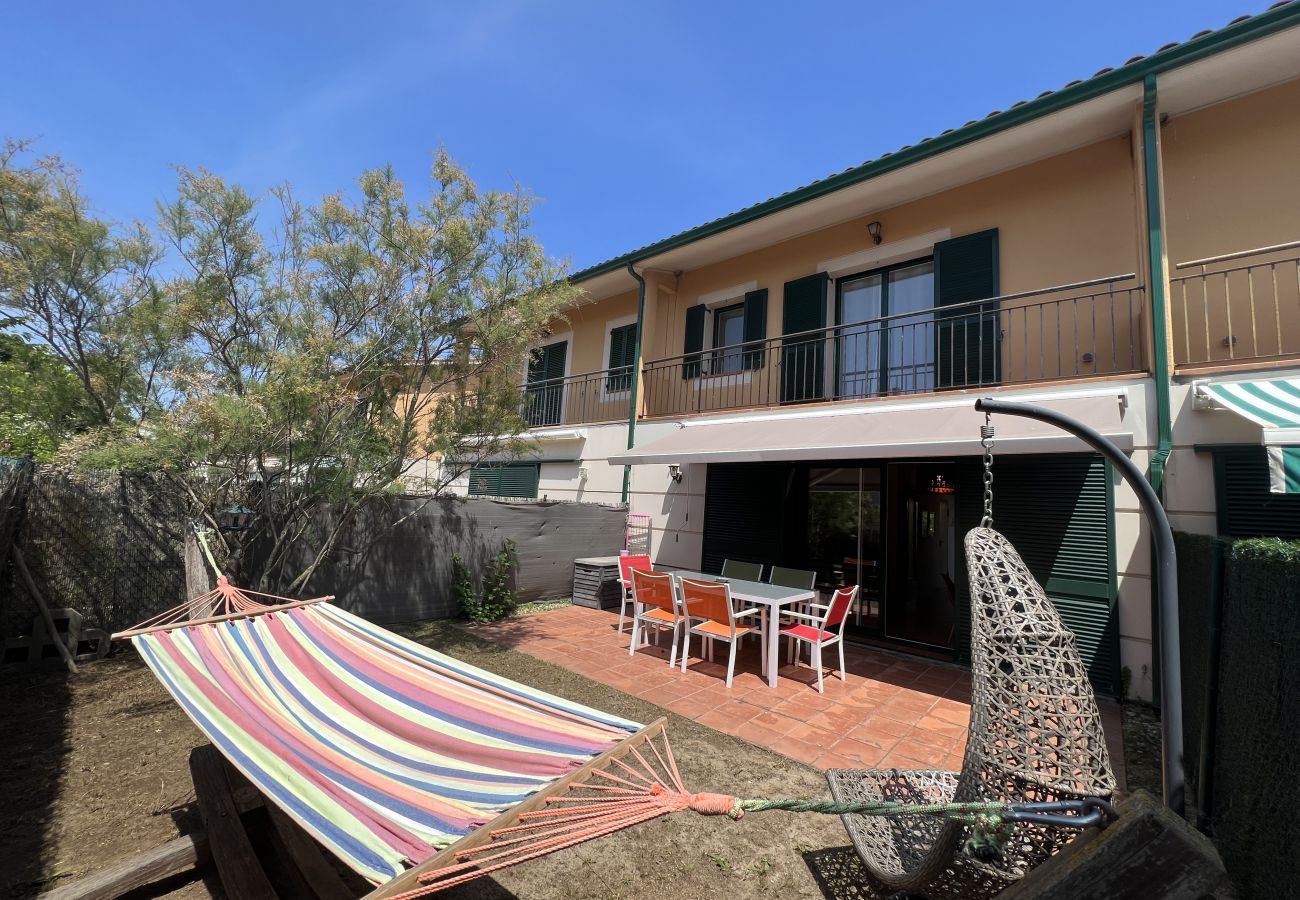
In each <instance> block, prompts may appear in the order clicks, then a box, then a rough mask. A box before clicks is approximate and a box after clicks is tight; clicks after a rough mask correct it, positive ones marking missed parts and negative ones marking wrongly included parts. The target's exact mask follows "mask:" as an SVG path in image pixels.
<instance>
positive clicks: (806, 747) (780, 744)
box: [772, 734, 824, 765]
mask: <svg viewBox="0 0 1300 900" xmlns="http://www.w3.org/2000/svg"><path fill="white" fill-rule="evenodd" d="M772 749H773V750H775V751H776V752H777V753H780V754H781V755H782V756H788V757H790V758H791V759H795V760H798V761H799V762H805V763H809V764H810V765H811V764H812V763H813V761H814V760H816V759H817V757H819V756H821V755H822V753H823V752H824V751H823V749H822V748H821V747H818V746H817V745H816V744H810V743H808V742H807V741H801V740H799V739H798V738H794V737H791V736H790V735H788V734H787V735H786V736H785V737H782V738H778V739H777V740H776V741H774V742H773V743H772Z"/></svg>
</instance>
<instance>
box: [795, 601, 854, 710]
mask: <svg viewBox="0 0 1300 900" xmlns="http://www.w3.org/2000/svg"><path fill="white" fill-rule="evenodd" d="M857 596H858V586H857V585H856V584H855V585H852V586H850V587H842V588H840V589H839V590H838V591H836V592H835V595H834V596H833V597H831V602H830V603H828V604H824V605H823V604H821V603H809V604H808V607H807V608H808V610H809V611H808V612H787V613H785V614H784V618H786V619H797V620H798V621H797V622H793V623H789V624H784V625H782V626H781V636H782V637H788V638H790V653H789V657H788V660H789V662H791V663H793V662H794V661H795V660H796V658H797V651H798V648H799V647H800V646H801V645H802V644H807V645H808V648H809V651H810V656H811V658H812V665H813V668H815V669H816V670H817V693H819V694H824V693H826V688H825V686H824V684H823V683H822V651H823V650H824V649H825V648H827V647H830V646H832V645H836V644H838V645H839V650H840V681H843V680H844V620H845V619H847V618H848V615H849V610H850V609H851V608H852V607H853V601H854V600H856V599H857ZM831 629H835V630H834V631H832V630H831Z"/></svg>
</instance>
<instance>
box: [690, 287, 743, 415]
mask: <svg viewBox="0 0 1300 900" xmlns="http://www.w3.org/2000/svg"><path fill="white" fill-rule="evenodd" d="M756 290H758V282H757V281H746V282H745V283H744V284H733V285H732V286H731V287H726V288H721V289H719V290H716V291H709V292H708V293H707V294H700V295H699V297H697V298H696V300H695V302H696V303H697V304H701V305H703V306H704V346H703V349H702V350H701V351H700V374H699V377H697V378H693V379H691V380H692V381H694V382H695V386H696V389H697V390H698V389H699V388H700V386H701V383H702V382H708V384H707V387H708V388H709V390H713V389H715V388H717V386H718V384H719V383H720V382H724V381H726V380H727V379H734V380H733V381H727V382H726V383H728V384H749V382H750V376H751V371H752V370H750V369H744V370H743V371H740V372H713V371H711V368H712V364H713V354H712V353H711V352H710V351H711V350H713V349H714V347H713V332H714V327H713V324H714V323H713V313H714V311H715V310H718V309H722V308H723V307H727V306H735V305H736V304H737V303H744V302H745V295H746V294H748V293H749V292H750V291H756Z"/></svg>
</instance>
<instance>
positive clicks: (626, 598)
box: [618, 553, 653, 634]
mask: <svg viewBox="0 0 1300 900" xmlns="http://www.w3.org/2000/svg"><path fill="white" fill-rule="evenodd" d="M633 569H637V570H639V571H642V572H649V571H651V570H652V569H653V566H651V565H650V554H648V553H634V554H630V555H628V556H620V557H619V558H618V583H619V584H621V585H622V586H623V602H622V603H621V604H619V607H618V633H619V634H622V633H623V620H624V618H625V617H626V616H627V611H628V609H630V608H631V606H632V570H633Z"/></svg>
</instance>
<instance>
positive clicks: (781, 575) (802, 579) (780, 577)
mask: <svg viewBox="0 0 1300 900" xmlns="http://www.w3.org/2000/svg"><path fill="white" fill-rule="evenodd" d="M768 581H769V582H771V583H772V584H779V585H780V586H781V587H789V588H803V589H804V590H808V591H811V590H812V589H813V587H815V586H816V584H817V573H816V572H810V571H808V570H807V569H787V568H785V567H784V566H773V567H772V577H771V578H769V579H768Z"/></svg>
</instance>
